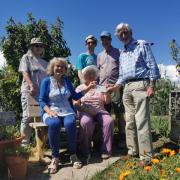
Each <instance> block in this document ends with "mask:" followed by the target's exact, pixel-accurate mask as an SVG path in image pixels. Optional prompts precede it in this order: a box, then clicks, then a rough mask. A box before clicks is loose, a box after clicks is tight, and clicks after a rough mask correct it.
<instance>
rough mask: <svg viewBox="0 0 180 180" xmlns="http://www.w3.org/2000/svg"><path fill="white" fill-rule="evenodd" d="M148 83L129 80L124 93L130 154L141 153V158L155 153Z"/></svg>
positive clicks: (149, 156) (146, 157) (148, 157)
mask: <svg viewBox="0 0 180 180" xmlns="http://www.w3.org/2000/svg"><path fill="white" fill-rule="evenodd" d="M148 85H149V83H148V81H137V82H129V83H127V84H126V85H125V88H124V94H123V103H124V107H125V116H126V143H127V147H128V154H130V155H137V154H139V156H140V160H144V159H150V158H151V157H152V155H153V147H152V136H151V125H150V112H149V97H147V93H146V90H147V87H148Z"/></svg>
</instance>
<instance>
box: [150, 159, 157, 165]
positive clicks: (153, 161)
mask: <svg viewBox="0 0 180 180" xmlns="http://www.w3.org/2000/svg"><path fill="white" fill-rule="evenodd" d="M151 162H152V163H153V164H158V163H159V159H151Z"/></svg>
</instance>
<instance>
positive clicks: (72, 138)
mask: <svg viewBox="0 0 180 180" xmlns="http://www.w3.org/2000/svg"><path fill="white" fill-rule="evenodd" d="M64 127H65V129H66V131H67V140H68V146H69V152H70V154H76V139H77V138H76V119H75V115H74V114H70V115H67V116H65V117H64Z"/></svg>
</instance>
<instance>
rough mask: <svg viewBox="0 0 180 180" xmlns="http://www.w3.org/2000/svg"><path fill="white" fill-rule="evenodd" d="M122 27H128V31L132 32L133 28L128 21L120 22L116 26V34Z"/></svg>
mask: <svg viewBox="0 0 180 180" xmlns="http://www.w3.org/2000/svg"><path fill="white" fill-rule="evenodd" d="M122 28H126V29H127V30H128V31H130V32H132V28H131V27H130V26H129V24H127V23H120V24H118V25H117V26H116V29H115V35H117V33H118V31H119V30H120V29H122Z"/></svg>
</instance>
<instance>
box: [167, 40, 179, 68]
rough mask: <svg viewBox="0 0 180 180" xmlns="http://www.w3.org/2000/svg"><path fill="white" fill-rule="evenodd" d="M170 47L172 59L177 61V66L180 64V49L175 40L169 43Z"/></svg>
mask: <svg viewBox="0 0 180 180" xmlns="http://www.w3.org/2000/svg"><path fill="white" fill-rule="evenodd" d="M169 46H170V48H171V55H172V58H173V59H174V60H175V61H176V63H177V64H180V47H178V45H177V43H176V40H174V39H173V40H172V41H171V42H170V43H169Z"/></svg>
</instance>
